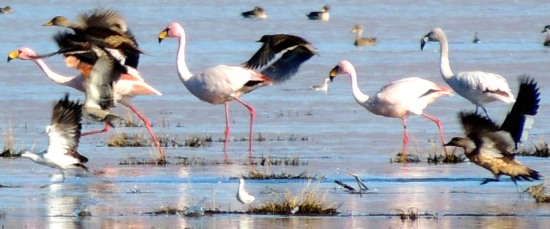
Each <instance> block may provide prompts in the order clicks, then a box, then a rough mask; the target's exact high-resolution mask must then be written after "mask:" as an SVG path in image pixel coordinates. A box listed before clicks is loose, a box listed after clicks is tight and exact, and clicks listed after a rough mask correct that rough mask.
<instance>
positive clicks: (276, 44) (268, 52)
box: [243, 34, 317, 69]
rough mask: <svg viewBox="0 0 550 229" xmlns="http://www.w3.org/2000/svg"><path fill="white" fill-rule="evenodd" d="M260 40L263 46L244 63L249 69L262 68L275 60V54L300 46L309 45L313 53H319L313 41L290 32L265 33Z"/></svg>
mask: <svg viewBox="0 0 550 229" xmlns="http://www.w3.org/2000/svg"><path fill="white" fill-rule="evenodd" d="M258 42H262V43H263V45H262V47H260V49H259V50H258V51H257V52H256V53H255V54H254V55H253V56H252V57H251V58H250V60H248V61H247V62H245V63H243V67H245V68H248V69H257V68H261V67H263V66H265V65H267V64H268V63H269V61H271V60H273V58H275V55H277V54H279V53H281V52H283V51H285V50H292V49H294V48H296V47H298V46H304V47H307V48H308V50H309V51H310V52H312V53H313V54H316V53H317V50H316V49H315V48H314V47H313V46H312V45H311V43H309V42H308V41H306V40H305V39H304V38H301V37H299V36H294V35H290V34H274V35H264V36H262V38H261V39H260V40H259V41H258Z"/></svg>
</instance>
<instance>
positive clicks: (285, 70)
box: [158, 22, 317, 159]
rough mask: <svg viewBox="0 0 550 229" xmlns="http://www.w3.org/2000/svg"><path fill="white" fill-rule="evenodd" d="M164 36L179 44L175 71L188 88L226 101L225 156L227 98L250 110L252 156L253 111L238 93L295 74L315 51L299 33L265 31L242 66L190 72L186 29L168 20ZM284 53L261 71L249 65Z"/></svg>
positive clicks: (258, 65)
mask: <svg viewBox="0 0 550 229" xmlns="http://www.w3.org/2000/svg"><path fill="white" fill-rule="evenodd" d="M166 37H173V38H176V39H178V41H179V46H178V51H177V57H176V64H177V70H178V75H179V77H180V80H181V82H182V83H183V84H184V85H185V87H186V88H187V90H189V92H191V94H193V95H194V96H196V97H197V98H199V99H200V100H202V101H205V102H208V103H211V104H224V105H225V120H226V122H225V142H224V145H223V151H224V156H225V158H226V159H228V156H227V142H228V140H229V134H230V128H229V101H231V100H237V102H239V103H241V104H242V105H243V106H245V107H246V108H247V109H248V110H249V111H250V131H249V148H248V152H249V157H252V129H253V126H254V115H255V111H254V108H252V106H250V105H249V104H247V103H245V102H244V101H243V100H242V99H240V96H241V95H243V94H246V93H248V92H251V91H253V90H255V89H257V88H260V87H263V86H267V85H271V84H273V83H280V82H283V81H285V80H288V79H289V78H290V77H291V76H292V75H294V74H295V73H296V72H297V71H298V68H299V67H300V65H301V64H302V63H303V62H305V61H307V60H308V59H309V58H311V57H312V56H313V55H315V54H316V53H317V50H316V49H315V48H314V47H313V45H311V44H310V43H309V42H307V41H306V40H304V39H303V38H301V37H297V36H293V35H287V34H277V35H264V36H262V38H261V39H260V40H259V41H258V42H262V43H263V45H262V47H261V48H260V49H259V50H258V51H257V52H256V53H255V54H254V55H253V56H252V58H251V59H250V60H248V61H247V62H245V63H244V64H243V67H241V66H227V65H217V66H214V67H211V68H208V69H206V70H204V71H202V72H199V73H196V74H192V73H191V72H190V71H189V69H188V68H187V64H186V63H185V45H186V41H185V39H186V38H185V31H184V30H183V27H182V26H181V25H180V24H179V23H176V22H173V23H170V24H169V25H168V27H166V29H164V30H163V31H162V32H160V34H159V36H158V39H159V43H160V42H161V41H162V40H163V39H164V38H166ZM282 52H284V54H283V55H282V56H281V57H280V58H279V59H278V60H277V61H275V62H274V63H272V64H271V65H269V66H267V67H265V68H264V69H263V70H262V71H261V73H257V72H254V71H253V70H252V69H256V68H261V67H263V66H264V65H267V64H268V63H269V62H270V61H271V60H272V59H273V58H275V55H276V54H278V53H282Z"/></svg>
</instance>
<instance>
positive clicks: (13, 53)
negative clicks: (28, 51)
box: [8, 50, 21, 62]
mask: <svg viewBox="0 0 550 229" xmlns="http://www.w3.org/2000/svg"><path fill="white" fill-rule="evenodd" d="M20 53H21V51H19V50H14V51H11V52H10V53H9V54H8V62H10V60H13V59H15V58H17V57H19V54H20Z"/></svg>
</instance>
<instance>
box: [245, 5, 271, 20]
mask: <svg viewBox="0 0 550 229" xmlns="http://www.w3.org/2000/svg"><path fill="white" fill-rule="evenodd" d="M241 15H242V16H243V17H245V18H257V19H266V18H267V12H266V11H265V10H264V8H262V7H259V6H256V7H254V9H252V10H249V11H245V12H242V13H241Z"/></svg>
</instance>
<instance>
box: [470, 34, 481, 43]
mask: <svg viewBox="0 0 550 229" xmlns="http://www.w3.org/2000/svg"><path fill="white" fill-rule="evenodd" d="M479 42H481V40H480V39H479V37H478V36H477V32H476V33H475V34H474V39H473V40H472V43H474V44H477V43H479Z"/></svg>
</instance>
